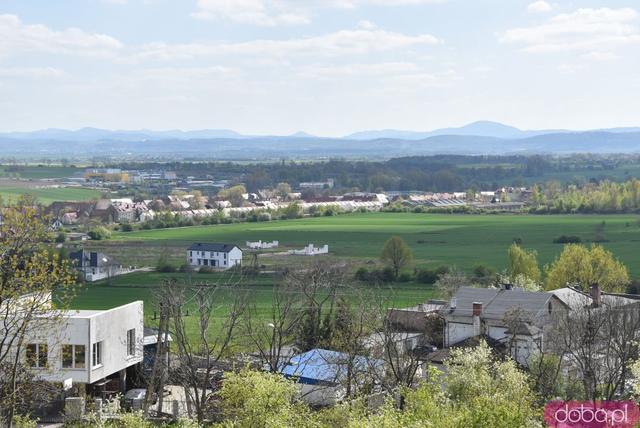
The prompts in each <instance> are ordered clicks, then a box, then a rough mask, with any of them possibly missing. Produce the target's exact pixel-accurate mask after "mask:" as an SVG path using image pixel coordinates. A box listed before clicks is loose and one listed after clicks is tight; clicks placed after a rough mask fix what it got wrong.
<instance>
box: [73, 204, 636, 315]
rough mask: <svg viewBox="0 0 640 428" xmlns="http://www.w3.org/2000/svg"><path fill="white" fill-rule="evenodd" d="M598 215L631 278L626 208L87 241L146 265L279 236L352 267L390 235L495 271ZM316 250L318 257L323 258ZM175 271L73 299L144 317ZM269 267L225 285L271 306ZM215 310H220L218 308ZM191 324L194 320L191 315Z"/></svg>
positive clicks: (417, 295)
mask: <svg viewBox="0 0 640 428" xmlns="http://www.w3.org/2000/svg"><path fill="white" fill-rule="evenodd" d="M603 221H604V222H605V228H604V238H605V239H606V240H607V242H604V243H602V245H604V246H605V247H607V248H608V249H610V250H611V251H613V252H614V254H615V255H616V256H617V257H619V258H620V259H621V260H622V261H623V262H624V263H625V264H626V265H627V266H628V267H629V270H630V272H631V274H632V275H633V276H636V277H638V276H640V251H638V250H639V249H640V216H634V215H594V216H588V215H573V216H569V215H563V216H533V215H434V214H408V213H367V214H351V215H342V216H336V217H317V218H305V219H299V220H288V221H276V222H268V223H237V224H229V225H217V226H199V227H186V228H175V229H159V230H150V231H136V232H130V233H118V234H115V235H114V236H113V239H112V240H109V241H102V242H97V243H92V244H91V245H92V246H93V247H94V248H96V249H99V250H101V251H105V252H107V253H108V254H110V255H112V256H113V257H115V258H117V259H119V260H120V261H121V262H123V263H128V264H138V265H154V263H155V261H156V260H157V258H158V255H159V254H160V253H161V252H165V251H166V252H168V253H169V254H170V259H171V260H172V262H173V263H174V264H175V265H176V266H178V265H179V264H181V263H183V262H184V259H185V257H186V253H185V251H186V250H185V249H186V247H187V246H188V245H189V244H191V243H192V242H196V241H202V242H233V243H236V244H240V245H244V242H245V241H246V240H258V239H262V240H268V241H270V240H273V239H275V240H279V241H280V243H281V248H280V249H279V251H280V250H285V249H287V248H297V247H302V246H303V245H306V244H308V243H310V242H312V243H314V244H317V245H321V244H328V245H329V251H330V253H331V254H330V255H329V256H328V258H329V259H330V260H332V261H336V262H337V261H343V260H346V261H348V262H349V263H351V265H353V266H359V265H360V266H371V265H372V264H373V263H379V262H378V258H379V255H380V252H381V249H382V246H383V244H384V242H385V241H386V240H387V239H388V238H389V237H390V236H392V235H398V236H400V237H402V238H403V239H404V240H405V241H406V242H407V244H408V245H409V246H410V247H411V249H412V250H413V254H414V258H415V265H416V266H418V267H422V266H431V267H433V266H438V265H441V264H446V265H456V266H458V267H460V268H462V269H465V270H471V269H472V267H473V266H474V264H477V263H483V264H486V265H489V266H492V267H494V268H496V269H504V268H505V267H506V264H507V255H506V252H507V248H508V247H509V245H510V244H511V243H512V242H513V240H514V239H515V238H519V239H521V240H522V242H523V245H524V246H525V247H527V248H533V249H535V250H537V251H538V254H539V260H540V262H541V264H545V263H549V262H551V261H552V260H553V259H554V258H555V257H556V256H557V255H558V254H559V253H560V251H562V245H559V244H554V243H553V240H554V238H556V237H558V236H560V235H576V236H580V237H581V238H582V240H583V242H585V243H588V242H589V241H591V240H593V239H594V237H595V234H596V227H597V226H598V225H599V224H601V223H602V222H603ZM322 257H325V256H322ZM259 260H260V263H261V264H264V265H266V266H267V269H269V268H270V267H274V266H289V267H293V266H300V265H301V263H304V262H307V261H309V260H310V259H309V258H306V257H302V256H285V255H273V254H270V255H269V256H263V257H260V259H259ZM171 277H176V278H177V279H178V280H182V281H188V280H189V279H190V278H189V277H188V276H187V274H184V273H177V274H163V273H155V272H151V273H134V274H130V275H125V276H121V277H118V278H115V279H113V280H112V281H111V283H110V284H107V283H106V282H102V283H96V284H89V285H88V286H87V288H86V289H85V290H83V291H82V292H81V293H80V294H79V296H78V298H77V299H76V301H75V303H74V307H76V308H87V309H104V308H108V307H113V306H116V305H119V304H124V303H127V302H130V301H132V300H137V299H140V300H144V301H145V315H146V319H147V322H148V323H149V324H153V323H154V321H153V318H152V317H153V312H154V305H153V289H154V287H157V286H158V285H159V284H161V283H162V281H163V280H165V279H168V278H171ZM217 278H219V275H217V274H192V276H191V280H192V281H215V280H216V279H217ZM273 283H274V278H273V277H272V276H271V275H260V276H259V277H258V278H249V279H246V280H245V281H243V282H242V283H241V284H239V285H238V288H237V289H235V290H234V292H247V293H249V296H250V298H251V299H253V300H254V302H255V303H256V306H257V308H258V310H259V311H260V312H261V313H266V311H267V310H268V308H269V305H270V301H271V300H270V299H271V290H272V284H273ZM380 291H381V292H382V293H383V295H384V296H385V298H386V299H389V300H390V301H391V302H393V304H394V305H396V306H411V305H415V304H417V303H421V302H424V301H425V300H427V299H429V298H433V297H436V293H435V290H434V289H433V287H431V286H428V285H424V284H415V283H411V282H409V283H397V284H393V285H391V286H389V287H386V288H384V289H383V290H380ZM218 316H220V317H223V316H224V309H221V310H220V312H219V313H218ZM193 322H194V323H195V320H193Z"/></svg>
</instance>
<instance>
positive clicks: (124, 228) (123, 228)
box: [120, 223, 133, 232]
mask: <svg viewBox="0 0 640 428" xmlns="http://www.w3.org/2000/svg"><path fill="white" fill-rule="evenodd" d="M120 230H121V231H123V232H133V226H132V225H130V224H129V223H124V224H122V225H121V226H120Z"/></svg>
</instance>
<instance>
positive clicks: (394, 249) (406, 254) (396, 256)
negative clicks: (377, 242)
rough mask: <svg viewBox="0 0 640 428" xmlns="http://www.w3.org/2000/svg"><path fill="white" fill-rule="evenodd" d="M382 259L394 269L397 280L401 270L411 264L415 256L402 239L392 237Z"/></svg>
mask: <svg viewBox="0 0 640 428" xmlns="http://www.w3.org/2000/svg"><path fill="white" fill-rule="evenodd" d="M380 258H381V260H382V261H383V262H385V263H386V264H388V265H389V266H390V267H391V268H392V269H393V273H394V276H395V278H397V277H398V275H399V274H400V270H401V269H402V268H404V267H406V266H407V265H408V264H409V263H411V260H412V259H413V254H412V253H411V249H410V248H409V246H408V245H407V244H406V243H405V242H404V241H403V240H402V238H400V237H399V236H392V237H391V238H389V240H388V241H387V242H385V244H384V248H383V249H382V255H381V256H380Z"/></svg>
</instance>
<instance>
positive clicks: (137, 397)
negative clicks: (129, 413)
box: [124, 388, 158, 410]
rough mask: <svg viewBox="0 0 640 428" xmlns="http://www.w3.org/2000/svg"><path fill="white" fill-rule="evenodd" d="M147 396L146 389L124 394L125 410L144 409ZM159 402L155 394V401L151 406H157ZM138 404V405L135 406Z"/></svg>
mask: <svg viewBox="0 0 640 428" xmlns="http://www.w3.org/2000/svg"><path fill="white" fill-rule="evenodd" d="M146 396H147V390H146V389H145V388H134V389H130V390H128V391H127V393H126V394H124V408H125V409H134V410H139V408H142V405H143V404H144V399H145V398H146ZM157 402H158V396H157V394H153V400H152V402H151V404H156V403H157ZM134 403H137V404H134Z"/></svg>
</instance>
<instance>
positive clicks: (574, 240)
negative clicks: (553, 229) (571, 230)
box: [553, 235, 582, 244]
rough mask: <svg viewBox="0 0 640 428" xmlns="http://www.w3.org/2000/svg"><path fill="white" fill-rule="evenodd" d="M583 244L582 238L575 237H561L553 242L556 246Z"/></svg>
mask: <svg viewBox="0 0 640 428" xmlns="http://www.w3.org/2000/svg"><path fill="white" fill-rule="evenodd" d="M581 242H582V238H580V237H579V236H573V235H560V236H558V237H557V238H556V239H554V240H553V243H554V244H579V243H581Z"/></svg>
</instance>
